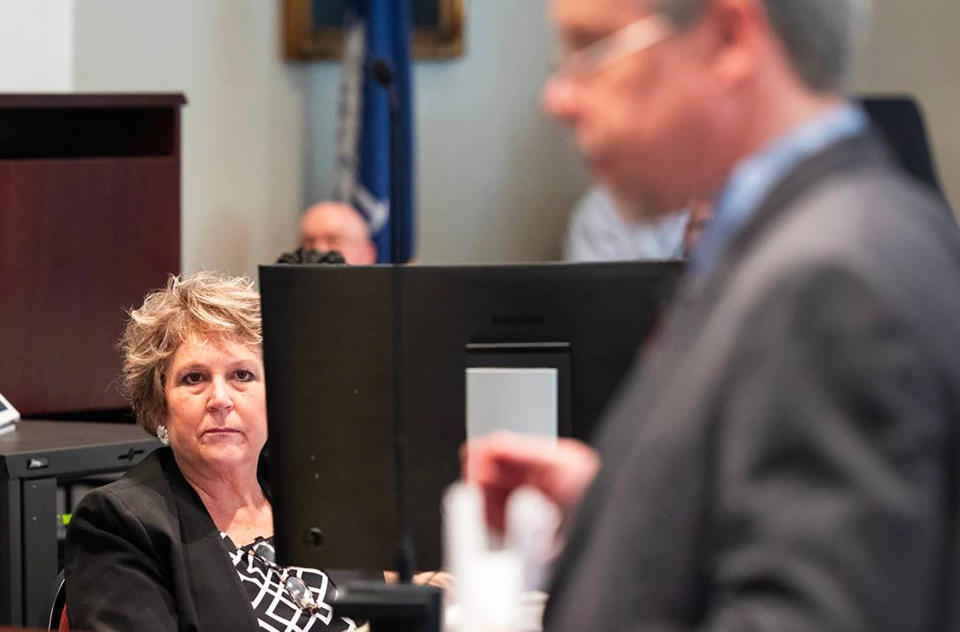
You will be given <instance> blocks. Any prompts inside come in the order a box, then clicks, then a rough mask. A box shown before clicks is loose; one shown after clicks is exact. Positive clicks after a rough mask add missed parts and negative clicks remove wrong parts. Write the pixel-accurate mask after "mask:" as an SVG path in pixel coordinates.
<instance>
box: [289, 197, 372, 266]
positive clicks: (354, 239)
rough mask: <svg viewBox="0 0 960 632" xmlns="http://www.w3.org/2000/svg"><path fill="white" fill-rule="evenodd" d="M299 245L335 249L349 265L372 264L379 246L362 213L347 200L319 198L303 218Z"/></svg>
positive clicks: (328, 249)
mask: <svg viewBox="0 0 960 632" xmlns="http://www.w3.org/2000/svg"><path fill="white" fill-rule="evenodd" d="M300 245H301V246H302V247H303V248H304V249H307V250H309V249H313V250H317V251H319V252H329V251H336V252H339V253H340V254H341V255H343V258H344V260H345V261H346V263H347V264H349V265H373V264H374V263H376V262H377V247H376V246H375V245H374V243H373V241H372V240H371V239H370V230H369V228H368V227H367V222H366V221H365V220H364V219H363V216H362V215H361V214H360V212H359V211H357V210H356V209H355V208H353V207H352V206H350V205H349V204H346V203H344V202H318V203H316V204H314V205H313V206H311V207H310V208H308V209H307V210H306V211H305V212H304V213H303V217H301V218H300Z"/></svg>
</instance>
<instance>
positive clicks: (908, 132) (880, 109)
mask: <svg viewBox="0 0 960 632" xmlns="http://www.w3.org/2000/svg"><path fill="white" fill-rule="evenodd" d="M858 101H859V102H860V104H861V105H862V106H863V108H864V110H866V111H867V114H868V115H869V116H870V119H871V121H872V122H873V125H874V127H876V128H877V129H878V130H879V131H880V132H881V133H882V134H883V136H884V138H885V139H886V141H887V143H888V144H889V145H890V148H891V149H892V150H893V153H894V155H895V156H896V157H897V159H898V160H899V161H900V164H902V165H903V168H904V169H906V171H907V172H908V173H910V174H911V175H913V176H914V177H915V178H917V179H918V180H920V181H921V182H924V183H926V184H928V185H929V186H930V187H932V188H933V189H934V190H935V191H937V192H938V193H939V194H940V195H941V197H944V195H943V188H942V187H941V186H940V179H939V178H938V177H937V170H936V167H935V166H934V163H933V154H932V153H931V151H930V144H929V142H928V141H927V132H926V126H925V125H924V122H923V113H922V112H921V110H920V107H919V105H918V104H917V102H916V100H914V99H913V98H912V97H909V96H883V97H880V96H864V97H860V98H859V99H858Z"/></svg>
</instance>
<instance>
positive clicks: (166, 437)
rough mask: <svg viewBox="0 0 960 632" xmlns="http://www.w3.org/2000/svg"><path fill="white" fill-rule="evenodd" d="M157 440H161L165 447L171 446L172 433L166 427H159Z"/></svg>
mask: <svg viewBox="0 0 960 632" xmlns="http://www.w3.org/2000/svg"><path fill="white" fill-rule="evenodd" d="M157 439H160V443H162V444H163V445H170V433H169V432H167V427H166V426H157Z"/></svg>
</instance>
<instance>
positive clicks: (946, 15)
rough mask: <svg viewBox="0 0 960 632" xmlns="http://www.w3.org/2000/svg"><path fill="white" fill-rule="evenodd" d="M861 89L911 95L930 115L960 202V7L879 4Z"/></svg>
mask: <svg viewBox="0 0 960 632" xmlns="http://www.w3.org/2000/svg"><path fill="white" fill-rule="evenodd" d="M873 5H874V19H873V28H872V30H871V34H870V37H869V39H868V40H867V43H866V46H865V47H864V50H863V54H862V55H861V56H860V63H859V64H858V67H857V72H856V81H855V89H856V90H857V91H862V92H884V93H911V94H913V95H915V96H916V97H918V99H919V101H920V104H921V105H922V107H923V109H924V110H925V114H926V118H927V125H928V128H929V129H928V131H929V132H930V136H931V137H932V141H933V150H934V156H935V160H936V163H937V168H938V171H939V174H940V178H941V180H942V182H943V184H944V187H945V188H946V191H947V196H948V198H949V199H950V200H951V201H952V202H953V204H954V210H955V211H956V208H957V206H956V205H957V204H958V203H960V117H958V116H957V111H958V106H960V75H958V73H957V62H958V60H960V2H957V1H956V0H874V3H873Z"/></svg>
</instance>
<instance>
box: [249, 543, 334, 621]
mask: <svg viewBox="0 0 960 632" xmlns="http://www.w3.org/2000/svg"><path fill="white" fill-rule="evenodd" d="M245 551H246V553H247V554H248V555H250V556H251V557H253V558H255V559H258V560H260V561H261V562H262V563H263V564H264V565H266V566H267V567H268V568H270V569H273V570H274V571H276V573H277V575H279V576H280V585H281V586H283V590H284V591H286V593H287V595H288V596H289V597H290V598H291V599H292V600H293V603H295V604H296V605H297V607H298V608H300V609H301V610H303V611H304V612H307V613H309V614H311V615H315V614H320V613H321V612H323V607H322V606H321V604H319V603H318V602H317V600H316V598H314V596H313V593H311V592H310V588H308V587H307V584H306V582H304V581H303V580H302V579H301V578H299V577H297V576H296V575H294V574H292V573H291V572H290V569H289V568H287V567H285V566H280V565H279V564H277V558H276V554H275V553H274V551H273V547H271V546H269V545H268V543H267V539H266V538H263V537H258V538H257V539H255V540H254V541H253V546H251V547H250V548H249V549H245Z"/></svg>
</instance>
